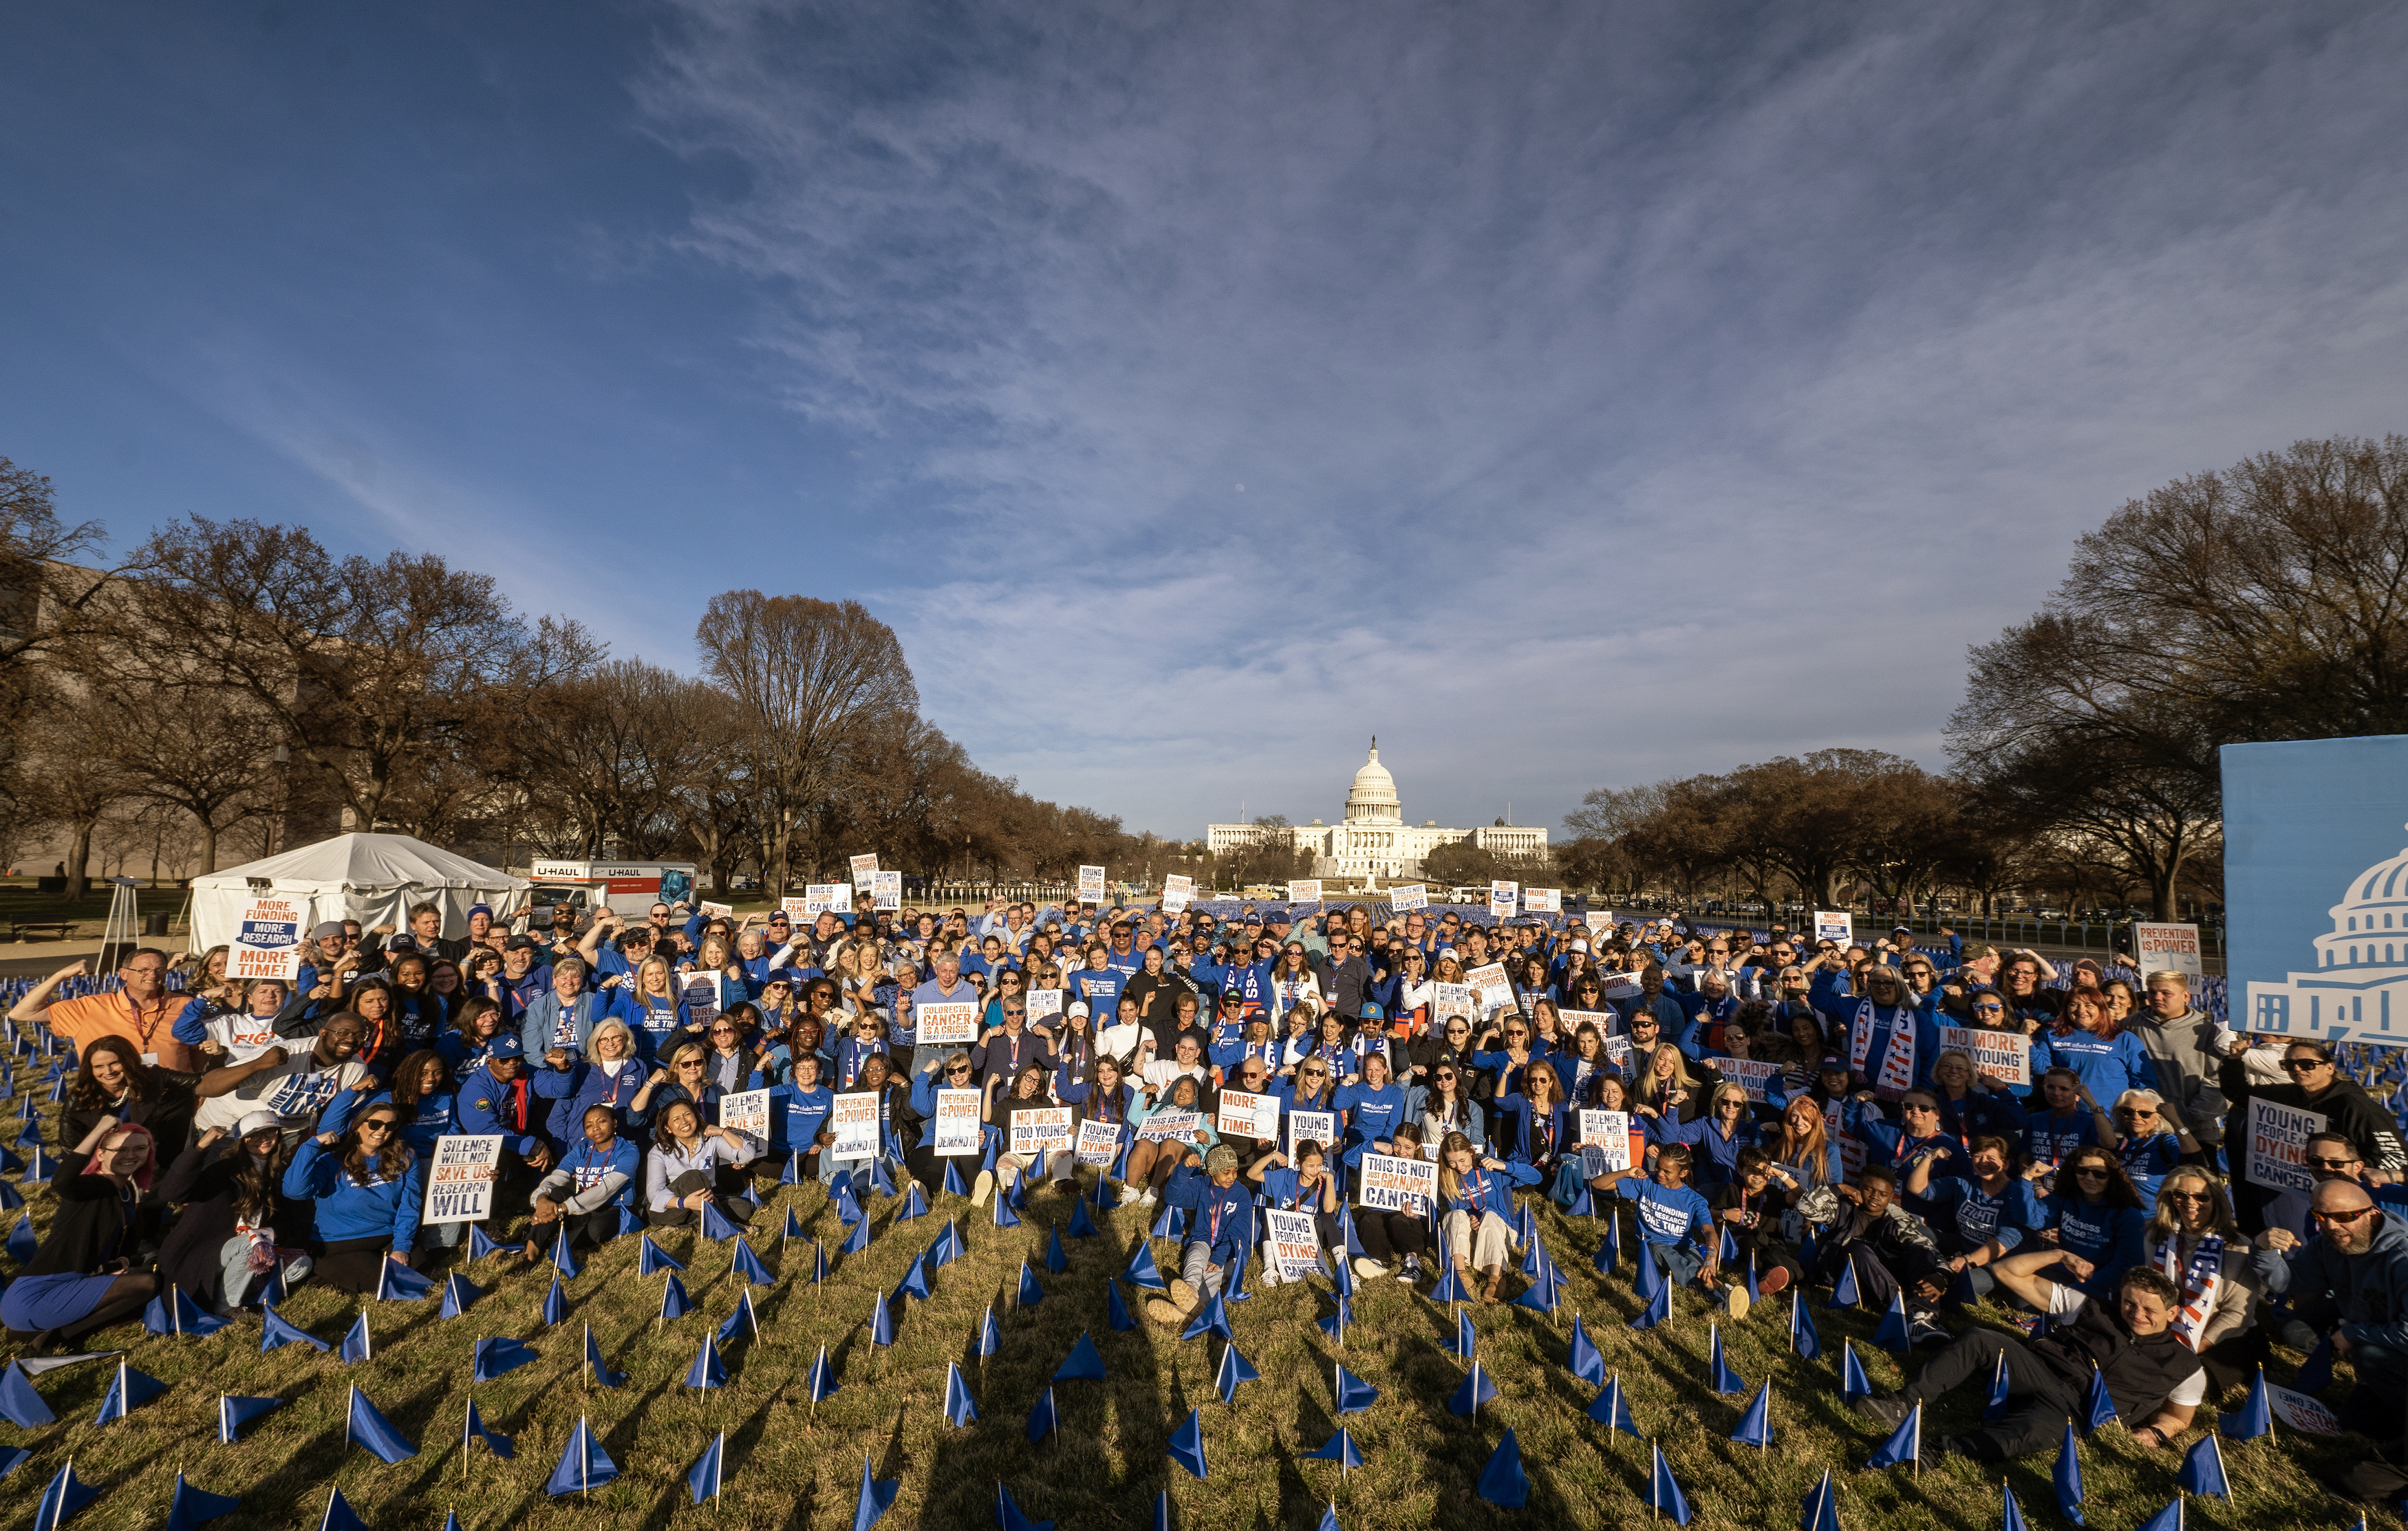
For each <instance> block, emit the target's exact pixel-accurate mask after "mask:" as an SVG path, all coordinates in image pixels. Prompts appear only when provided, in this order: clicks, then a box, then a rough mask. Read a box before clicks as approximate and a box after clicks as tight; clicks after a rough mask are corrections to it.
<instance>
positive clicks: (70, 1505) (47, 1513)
mask: <svg viewBox="0 0 2408 1531" xmlns="http://www.w3.org/2000/svg"><path fill="white" fill-rule="evenodd" d="M99 1496H100V1490H98V1489H96V1488H93V1486H92V1485H91V1484H89V1483H87V1482H85V1481H83V1480H81V1479H79V1478H78V1477H77V1476H76V1475H75V1463H74V1461H73V1460H72V1459H70V1460H69V1461H68V1463H67V1465H66V1466H65V1467H61V1468H60V1469H59V1470H58V1473H57V1475H56V1476H54V1477H53V1478H51V1480H50V1486H49V1487H47V1488H45V1489H43V1490H42V1500H41V1503H39V1504H37V1505H36V1506H35V1507H34V1525H35V1527H36V1531H53V1528H54V1527H56V1526H58V1525H59V1524H62V1523H64V1522H65V1520H66V1518H67V1517H68V1516H70V1515H72V1514H74V1513H75V1512H76V1511H77V1510H81V1509H82V1508H83V1507H84V1506H86V1505H88V1504H90V1503H92V1502H93V1500H94V1499H95V1498H98V1497H99Z"/></svg>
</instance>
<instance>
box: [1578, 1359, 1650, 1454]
mask: <svg viewBox="0 0 2408 1531" xmlns="http://www.w3.org/2000/svg"><path fill="white" fill-rule="evenodd" d="M1588 1417H1589V1418H1590V1419H1593V1420H1595V1421H1597V1423H1598V1424H1602V1425H1604V1426H1605V1427H1606V1428H1607V1429H1609V1430H1619V1431H1621V1432H1622V1433H1623V1434H1624V1435H1626V1436H1628V1437H1630V1438H1632V1439H1633V1440H1645V1439H1646V1437H1645V1436H1642V1435H1641V1434H1640V1433H1639V1422H1638V1421H1637V1420H1634V1419H1632V1418H1631V1417H1630V1395H1629V1394H1627V1393H1626V1392H1624V1391H1623V1390H1622V1374H1621V1373H1620V1372H1615V1373H1614V1374H1613V1381H1610V1382H1608V1383H1606V1384H1605V1389H1604V1391H1602V1392H1600V1393H1599V1394H1598V1395H1597V1397H1596V1398H1595V1399H1594V1400H1592V1401H1591V1402H1590V1404H1589V1406H1588Z"/></svg>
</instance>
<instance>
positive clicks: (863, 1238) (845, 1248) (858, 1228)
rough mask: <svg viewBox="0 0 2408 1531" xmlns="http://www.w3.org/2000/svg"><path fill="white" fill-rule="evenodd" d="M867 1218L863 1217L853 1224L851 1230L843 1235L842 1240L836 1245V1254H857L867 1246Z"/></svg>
mask: <svg viewBox="0 0 2408 1531" xmlns="http://www.w3.org/2000/svg"><path fill="white" fill-rule="evenodd" d="M869 1238H870V1234H869V1219H867V1218H863V1219H862V1220H861V1221H860V1222H858V1223H854V1224H853V1232H851V1233H849V1234H847V1235H845V1237H844V1242H843V1243H841V1244H839V1245H838V1246H837V1247H836V1249H837V1252H838V1253H839V1254H859V1253H861V1252H863V1251H865V1250H867V1249H868V1248H869Z"/></svg>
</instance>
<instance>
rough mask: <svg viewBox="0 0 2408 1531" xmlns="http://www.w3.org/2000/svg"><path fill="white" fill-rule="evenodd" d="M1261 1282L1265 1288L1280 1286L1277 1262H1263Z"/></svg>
mask: <svg viewBox="0 0 2408 1531" xmlns="http://www.w3.org/2000/svg"><path fill="white" fill-rule="evenodd" d="M1262 1281H1263V1284H1264V1285H1265V1286H1277V1285H1279V1284H1280V1273H1279V1262H1278V1261H1276V1260H1265V1261H1264V1262H1263V1276H1262Z"/></svg>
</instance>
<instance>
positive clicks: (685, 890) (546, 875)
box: [527, 861, 695, 925]
mask: <svg viewBox="0 0 2408 1531" xmlns="http://www.w3.org/2000/svg"><path fill="white" fill-rule="evenodd" d="M694 872H695V866H694V863H692V862H690V861H539V862H537V863H536V864H535V865H534V866H531V867H529V868H528V869H527V876H528V878H529V879H530V880H532V881H533V882H534V883H535V889H534V891H533V892H531V893H529V894H527V902H528V903H529V904H530V905H531V906H533V907H534V911H535V918H536V920H537V921H538V923H543V922H546V921H548V920H550V919H551V909H552V906H553V905H556V904H566V905H567V906H569V907H570V908H571V909H575V910H576V911H577V923H579V924H581V925H582V924H584V923H587V922H588V921H590V920H592V919H593V918H594V916H595V913H597V912H598V911H600V910H602V909H610V910H612V911H614V912H616V913H619V914H624V915H625V916H627V917H628V918H629V919H630V920H632V921H633V922H635V923H638V924H641V923H643V921H644V917H645V916H646V915H647V914H650V913H651V912H652V905H653V904H654V903H656V902H657V903H667V904H676V903H678V902H680V901H683V902H684V904H685V905H686V907H687V908H689V909H691V908H693V907H694V898H695V893H694Z"/></svg>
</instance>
